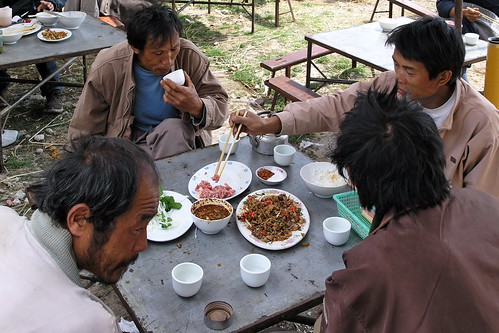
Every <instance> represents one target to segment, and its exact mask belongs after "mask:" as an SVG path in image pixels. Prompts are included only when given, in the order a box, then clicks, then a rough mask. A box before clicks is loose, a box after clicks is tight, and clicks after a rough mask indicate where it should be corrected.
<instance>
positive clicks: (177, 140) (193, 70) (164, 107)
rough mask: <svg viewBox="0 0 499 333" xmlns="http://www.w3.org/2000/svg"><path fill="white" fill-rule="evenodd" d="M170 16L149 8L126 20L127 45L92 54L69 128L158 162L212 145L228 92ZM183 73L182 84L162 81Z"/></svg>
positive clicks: (163, 10) (71, 134)
mask: <svg viewBox="0 0 499 333" xmlns="http://www.w3.org/2000/svg"><path fill="white" fill-rule="evenodd" d="M181 35H182V25H181V23H180V21H179V19H178V17H177V15H176V14H175V13H174V12H173V11H172V10H170V9H167V8H164V7H161V6H156V5H153V6H150V7H147V8H145V9H143V10H141V11H139V12H138V13H137V14H136V15H134V16H133V17H132V19H131V21H130V22H128V23H127V39H128V41H125V42H122V43H119V44H116V45H115V46H113V47H111V48H109V49H105V50H102V51H101V52H99V54H98V55H97V57H96V59H95V61H94V63H93V65H92V70H91V72H90V75H89V78H88V80H87V82H86V83H85V86H84V88H83V91H82V94H81V96H80V99H79V101H78V104H77V106H76V109H75V112H74V115H73V119H72V120H71V124H70V126H69V137H70V138H74V137H77V136H80V135H82V134H90V135H94V134H97V135H104V136H111V137H122V138H126V139H130V140H132V141H133V142H135V143H137V144H138V145H140V146H141V147H142V148H144V149H145V150H146V151H148V152H149V153H150V154H151V156H152V157H153V158H154V159H159V158H163V157H167V156H171V155H175V154H178V153H182V152H185V151H188V150H191V149H194V148H198V147H202V146H205V145H209V144H211V130H214V129H217V128H219V127H220V126H222V125H223V123H224V121H225V120H226V119H227V116H228V104H227V100H228V96H227V92H226V91H225V90H224V89H223V87H222V86H221V85H220V82H219V81H218V80H217V79H216V78H215V77H214V76H213V74H212V73H211V71H210V68H209V61H208V59H207V57H206V56H205V55H204V54H202V52H201V51H200V50H199V49H198V48H197V47H196V46H195V45H194V44H193V43H191V42H190V41H188V40H185V39H183V38H181ZM177 69H182V70H183V71H184V74H185V84H183V85H182V84H177V83H175V82H173V81H172V80H163V76H164V75H165V74H168V73H170V72H172V71H174V70H177Z"/></svg>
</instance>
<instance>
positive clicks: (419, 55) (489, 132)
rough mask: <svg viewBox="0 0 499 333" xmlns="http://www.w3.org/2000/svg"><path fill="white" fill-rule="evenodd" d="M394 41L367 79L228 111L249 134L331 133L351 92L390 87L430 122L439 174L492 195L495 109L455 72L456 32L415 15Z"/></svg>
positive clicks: (497, 147)
mask: <svg viewBox="0 0 499 333" xmlns="http://www.w3.org/2000/svg"><path fill="white" fill-rule="evenodd" d="M386 43H387V44H389V45H394V46H395V48H394V51H393V56H392V58H393V63H394V69H395V70H394V71H387V72H383V73H381V74H380V75H379V76H378V77H377V78H375V79H374V80H372V81H369V82H368V81H363V82H357V83H354V84H353V85H351V86H350V88H348V89H346V90H344V91H337V92H336V93H334V94H332V95H330V96H323V97H319V98H314V99H310V100H308V101H306V102H296V103H291V104H289V105H287V106H286V108H284V110H283V112H279V113H277V114H276V116H275V117H271V118H260V117H258V116H257V115H256V114H254V113H251V112H248V115H247V117H241V116H236V115H235V114H234V113H233V114H231V117H230V122H231V124H233V123H241V124H243V125H244V126H243V130H244V131H246V132H247V133H250V134H264V133H280V134H303V133H311V132H324V131H331V132H337V131H338V123H339V121H340V120H341V119H342V118H343V115H344V113H345V112H347V111H349V110H351V109H352V107H353V105H354V103H355V100H356V99H357V92H358V91H363V92H365V91H367V90H368V89H371V90H375V91H386V90H392V89H393V88H394V87H397V89H398V94H399V95H400V96H405V97H407V98H408V99H410V100H415V101H417V102H418V103H419V104H421V106H422V107H423V110H424V112H426V113H427V114H429V115H430V116H431V117H432V118H433V120H434V122H435V124H436V125H437V127H438V129H439V132H440V137H441V138H442V141H443V144H444V153H445V157H446V167H445V176H446V177H447V179H449V180H450V181H451V185H452V187H454V188H458V187H471V188H476V189H480V190H483V191H486V192H488V193H490V194H492V195H495V196H496V197H499V177H498V176H497V174H498V171H497V170H499V113H498V112H497V110H496V108H495V106H494V105H493V104H492V103H490V102H489V101H488V100H487V99H486V98H485V97H483V96H482V95H481V94H480V93H479V92H478V91H476V90H475V89H473V88H472V87H471V86H470V85H469V84H468V83H466V82H465V81H464V80H463V79H461V78H460V76H461V68H462V67H463V62H464V44H463V39H462V36H461V35H460V34H459V33H458V32H457V31H456V30H455V29H453V28H451V27H449V26H448V25H447V24H446V23H445V21H444V20H442V19H440V18H423V19H420V20H417V21H414V22H412V23H409V24H406V25H402V26H400V27H397V28H396V29H394V30H393V31H392V32H391V33H390V35H389V36H388V40H387V42H386Z"/></svg>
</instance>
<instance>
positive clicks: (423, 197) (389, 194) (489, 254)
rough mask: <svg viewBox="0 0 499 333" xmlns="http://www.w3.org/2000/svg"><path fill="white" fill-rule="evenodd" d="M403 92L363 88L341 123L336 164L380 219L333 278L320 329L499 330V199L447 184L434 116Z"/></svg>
mask: <svg viewBox="0 0 499 333" xmlns="http://www.w3.org/2000/svg"><path fill="white" fill-rule="evenodd" d="M396 93H397V91H396V90H393V91H392V92H391V93H383V92H382V93H380V92H373V91H368V92H367V93H361V94H360V96H359V97H358V98H357V100H356V103H355V107H354V108H353V109H352V110H351V111H350V112H347V113H346V114H345V118H344V119H343V121H342V122H341V124H340V128H339V130H340V131H339V134H338V137H337V141H336V144H337V146H336V148H335V149H334V150H333V151H332V153H331V157H332V162H333V163H335V164H336V165H337V166H338V170H339V171H340V173H342V174H345V172H346V171H348V177H349V180H350V181H351V182H352V184H353V185H354V186H355V187H356V189H357V193H358V196H359V200H360V204H361V206H362V207H364V208H367V209H375V216H374V219H373V225H372V228H371V233H370V235H369V236H368V237H367V238H365V239H364V240H363V241H362V242H361V243H359V244H358V245H357V246H355V247H354V248H352V249H351V250H349V251H347V252H345V253H344V254H343V260H344V262H345V266H346V268H345V269H343V270H339V271H336V272H333V274H332V276H331V277H329V278H328V279H327V280H326V292H325V296H324V311H323V316H322V323H321V327H320V328H321V330H320V331H321V332H322V333H326V332H327V333H333V332H334V333H338V332H498V331H499V316H497V313H498V312H499V289H498V288H497V276H498V275H499V262H498V261H497V260H496V258H498V257H499V200H498V199H496V198H495V197H493V196H492V195H490V194H488V193H485V192H482V191H479V190H476V189H469V188H456V189H452V191H451V190H450V189H449V184H448V182H447V179H446V176H445V173H444V167H445V159H446V158H445V155H444V152H443V149H442V148H443V146H442V142H441V140H440V136H439V132H438V129H437V127H436V126H435V122H434V120H433V119H432V118H431V117H430V116H428V115H427V114H425V113H424V112H423V111H422V107H421V106H420V105H419V104H418V103H416V102H415V101H412V102H409V101H407V100H406V99H405V98H403V99H398V98H397V96H396Z"/></svg>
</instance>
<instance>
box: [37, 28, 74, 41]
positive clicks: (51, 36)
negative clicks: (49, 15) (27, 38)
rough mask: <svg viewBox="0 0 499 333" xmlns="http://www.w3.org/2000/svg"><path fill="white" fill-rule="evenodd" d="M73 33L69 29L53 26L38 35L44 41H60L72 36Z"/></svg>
mask: <svg viewBox="0 0 499 333" xmlns="http://www.w3.org/2000/svg"><path fill="white" fill-rule="evenodd" d="M72 34H73V33H72V32H71V31H69V30H67V29H61V28H51V29H44V30H42V31H40V32H39V33H38V34H37V35H36V37H38V39H40V40H43V41H44V42H60V41H63V40H66V39H68V38H69V37H71V35H72Z"/></svg>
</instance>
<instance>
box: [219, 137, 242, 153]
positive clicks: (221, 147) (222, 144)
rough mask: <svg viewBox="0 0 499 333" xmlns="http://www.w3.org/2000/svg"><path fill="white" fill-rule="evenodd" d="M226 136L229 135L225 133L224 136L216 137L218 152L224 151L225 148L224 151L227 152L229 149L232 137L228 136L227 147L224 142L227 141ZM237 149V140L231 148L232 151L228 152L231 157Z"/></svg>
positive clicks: (232, 140)
mask: <svg viewBox="0 0 499 333" xmlns="http://www.w3.org/2000/svg"><path fill="white" fill-rule="evenodd" d="M228 136H229V134H228V133H225V134H222V135H220V136H219V137H218V148H220V151H224V147H225V151H226V152H228V151H229V149H230V146H231V145H232V142H234V136H233V135H230V138H229V142H227V146H226V143H225V142H226V141H227V137H228ZM237 147H239V139H237V140H236V142H234V147H232V150H231V151H230V154H231V155H232V154H234V153H235V152H236V150H237Z"/></svg>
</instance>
